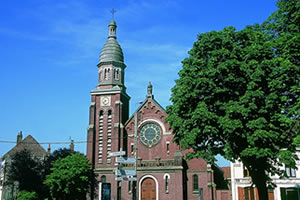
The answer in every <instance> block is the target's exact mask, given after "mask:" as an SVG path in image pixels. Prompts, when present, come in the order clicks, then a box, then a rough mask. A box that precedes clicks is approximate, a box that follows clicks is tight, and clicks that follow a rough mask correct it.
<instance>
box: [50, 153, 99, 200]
mask: <svg viewBox="0 0 300 200" xmlns="http://www.w3.org/2000/svg"><path fill="white" fill-rule="evenodd" d="M51 171H52V173H51V174H50V175H48V176H47V178H46V181H45V184H47V185H48V186H49V187H50V193H51V196H52V198H54V199H57V200H59V199H62V200H68V199H70V200H71V199H73V200H76V199H78V200H81V199H86V195H87V192H88V190H89V188H90V186H91V183H92V181H94V179H95V175H94V172H93V170H92V167H91V165H90V164H89V162H88V160H87V158H86V157H85V156H84V155H83V154H80V153H73V154H71V155H70V156H67V157H65V158H61V159H58V160H56V161H54V162H53V167H52V168H51Z"/></svg>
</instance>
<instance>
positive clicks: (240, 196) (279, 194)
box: [230, 149, 300, 200]
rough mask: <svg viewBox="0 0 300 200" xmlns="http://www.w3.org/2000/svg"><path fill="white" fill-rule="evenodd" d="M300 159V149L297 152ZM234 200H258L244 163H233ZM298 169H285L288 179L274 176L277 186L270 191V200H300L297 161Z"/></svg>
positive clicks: (299, 166)
mask: <svg viewBox="0 0 300 200" xmlns="http://www.w3.org/2000/svg"><path fill="white" fill-rule="evenodd" d="M297 156H298V158H300V149H298V150H297ZM230 165H231V186H232V200H258V192H257V189H256V188H251V177H250V176H249V173H248V171H247V170H246V169H245V167H244V165H243V163H241V162H238V161H236V162H234V163H231V164H230ZM296 166H297V168H298V169H293V168H289V167H287V166H284V167H285V171H286V174H287V176H288V178H284V179H280V178H279V177H278V176H273V177H272V180H273V183H275V184H276V185H277V187H276V188H275V189H274V190H269V200H300V161H299V160H298V161H296Z"/></svg>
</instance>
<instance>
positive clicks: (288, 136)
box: [167, 22, 300, 200]
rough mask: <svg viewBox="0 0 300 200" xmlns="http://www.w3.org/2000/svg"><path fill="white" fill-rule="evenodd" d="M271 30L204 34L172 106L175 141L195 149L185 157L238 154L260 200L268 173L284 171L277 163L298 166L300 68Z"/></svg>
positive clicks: (254, 28)
mask: <svg viewBox="0 0 300 200" xmlns="http://www.w3.org/2000/svg"><path fill="white" fill-rule="evenodd" d="M270 23H275V22H270ZM268 27H270V25H268ZM273 27H275V25H273ZM274 32H275V31H273V32H272V30H271V29H269V30H267V29H266V27H265V28H262V27H261V26H259V25H255V26H247V27H246V28H244V29H243V30H241V31H236V30H235V28H233V27H229V28H225V29H223V30H222V31H212V32H208V33H204V34H200V35H199V36H198V40H197V41H196V42H195V43H194V46H193V48H192V49H191V50H190V51H189V57H188V58H186V59H184V60H183V62H182V63H183V68H182V70H181V71H180V72H179V77H180V78H179V79H178V80H176V85H175V86H174V87H173V88H172V96H171V101H172V103H173V104H172V105H171V106H169V107H167V113H168V118H167V121H168V122H169V123H170V126H171V128H172V129H173V133H174V141H175V142H177V143H178V144H180V145H181V147H182V148H185V149H188V148H192V149H193V150H194V151H193V153H190V154H188V155H187V156H188V158H193V157H203V158H205V159H206V160H208V161H211V162H213V161H214V156H215V155H217V154H221V155H223V156H224V157H225V158H227V159H228V160H231V161H233V160H241V161H242V162H243V163H244V165H245V166H246V167H247V169H248V170H249V173H250V176H251V177H252V181H253V183H254V184H255V185H256V187H257V188H258V193H259V197H260V199H261V200H265V199H268V196H267V185H268V183H271V179H270V177H269V175H274V174H279V175H283V172H282V171H280V170H279V169H278V167H275V166H280V165H282V162H284V163H286V164H289V165H291V166H295V160H296V159H297V156H296V155H295V154H294V152H295V150H296V149H295V148H296V145H295V138H296V136H297V135H298V134H299V129H297V128H293V127H295V126H296V124H297V121H299V116H300V113H299V101H300V100H299V94H300V91H299V88H300V83H299V74H300V73H299V72H300V68H299V65H298V64H297V62H295V57H294V55H292V56H291V55H290V54H284V53H283V52H285V50H283V49H281V48H289V49H290V48H291V47H286V46H283V45H279V41H280V38H279V36H278V35H276V34H275V33H274ZM273 33H274V34H273ZM297 37H298V36H297ZM298 39H299V38H295V40H298ZM291 51H293V50H291ZM298 51H299V49H298ZM280 161H281V162H280Z"/></svg>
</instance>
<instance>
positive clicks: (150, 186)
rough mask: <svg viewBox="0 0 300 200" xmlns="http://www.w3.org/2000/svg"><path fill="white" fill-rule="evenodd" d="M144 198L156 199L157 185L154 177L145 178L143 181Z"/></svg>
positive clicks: (144, 199) (148, 199)
mask: <svg viewBox="0 0 300 200" xmlns="http://www.w3.org/2000/svg"><path fill="white" fill-rule="evenodd" d="M142 200H156V185H155V181H154V180H153V179H152V178H145V179H144V180H143V182H142Z"/></svg>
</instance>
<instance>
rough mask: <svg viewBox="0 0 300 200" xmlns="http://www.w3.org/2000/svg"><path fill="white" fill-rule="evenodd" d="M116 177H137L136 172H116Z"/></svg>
mask: <svg viewBox="0 0 300 200" xmlns="http://www.w3.org/2000/svg"><path fill="white" fill-rule="evenodd" d="M115 174H116V176H122V175H125V176H135V175H136V172H135V170H127V169H125V170H123V169H121V170H116V172H115Z"/></svg>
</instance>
